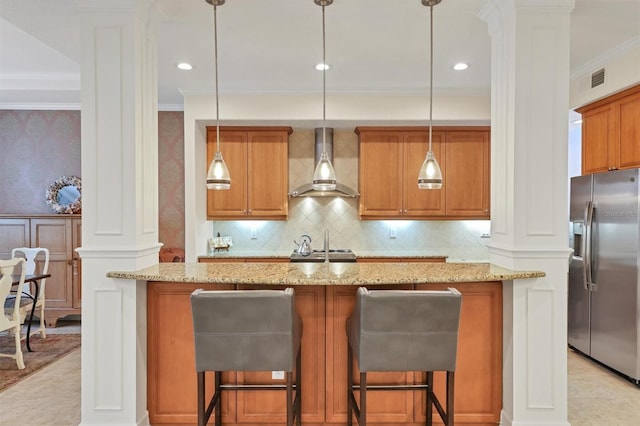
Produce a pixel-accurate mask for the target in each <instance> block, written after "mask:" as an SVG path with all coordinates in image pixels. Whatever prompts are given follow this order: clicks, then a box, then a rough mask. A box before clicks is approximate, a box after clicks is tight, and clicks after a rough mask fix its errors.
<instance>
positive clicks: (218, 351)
mask: <svg viewBox="0 0 640 426" xmlns="http://www.w3.org/2000/svg"><path fill="white" fill-rule="evenodd" d="M191 311H192V314H193V332H194V340H195V354H196V372H197V375H198V425H199V426H204V425H206V424H207V422H208V421H209V418H210V417H211V413H212V412H213V410H214V409H215V424H216V426H220V425H221V424H222V414H221V405H222V391H224V390H260V389H268V390H274V389H282V390H286V395H287V396H286V397H287V425H289V426H292V425H293V419H294V418H295V419H296V420H297V425H298V426H300V424H301V411H302V409H301V407H302V399H301V393H300V391H301V388H300V379H301V368H300V356H301V347H300V337H301V333H302V323H301V321H300V318H299V317H298V315H297V314H296V311H295V306H294V293H293V289H291V288H288V289H286V290H283V291H280V290H238V291H203V290H202V289H198V290H196V291H194V292H193V293H192V294H191ZM294 365H295V370H294ZM206 371H213V372H214V383H215V390H214V394H213V397H212V398H211V401H210V402H209V405H208V406H207V407H206V409H205V377H204V375H205V372H206ZM223 371H284V372H285V373H286V374H285V376H286V384H283V385H277V384H276V385H274V384H263V385H260V384H257V385H239V384H222V380H221V379H222V372H223ZM294 371H295V376H296V378H295V384H294V383H293V373H294ZM293 390H295V393H296V394H295V399H293Z"/></svg>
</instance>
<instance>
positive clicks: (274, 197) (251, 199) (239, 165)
mask: <svg viewBox="0 0 640 426" xmlns="http://www.w3.org/2000/svg"><path fill="white" fill-rule="evenodd" d="M290 134H291V127H221V128H220V150H221V151H222V156H223V158H224V161H225V163H226V164H227V167H228V168H229V174H230V175H231V188H230V189H229V190H224V191H216V190H207V219H212V220H215V219H229V220H237V219H266V220H269V219H271V220H282V219H286V218H287V214H288V208H289V199H288V195H287V191H288V188H289V166H288V152H289V135H290ZM215 152H216V128H215V127H207V170H208V168H209V164H211V161H212V160H213V156H214V154H215Z"/></svg>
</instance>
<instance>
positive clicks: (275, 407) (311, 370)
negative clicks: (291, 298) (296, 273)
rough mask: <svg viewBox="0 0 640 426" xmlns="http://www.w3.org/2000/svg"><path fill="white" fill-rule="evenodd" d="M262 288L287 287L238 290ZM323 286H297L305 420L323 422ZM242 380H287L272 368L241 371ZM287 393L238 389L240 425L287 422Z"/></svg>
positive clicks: (258, 381) (239, 377)
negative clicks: (275, 376)
mask: <svg viewBox="0 0 640 426" xmlns="http://www.w3.org/2000/svg"><path fill="white" fill-rule="evenodd" d="M260 288H264V289H270V290H275V289H278V290H283V289H284V288H285V287H273V286H266V287H259V286H238V290H242V289H250V290H257V289H260ZM324 291H325V289H324V287H323V286H297V287H296V288H295V303H296V311H297V313H298V315H300V319H301V320H302V342H301V345H302V359H301V363H302V371H303V372H304V374H303V375H302V377H301V379H302V384H301V387H302V422H303V423H305V424H306V423H312V424H323V423H324V419H325V412H324V405H325V402H324V401H325V393H324V389H325V387H324V380H323V378H324V377H323V373H324V370H325V342H324V336H325V334H324V328H325V323H324V318H325V303H324V302H325V298H324ZM237 374H238V383H243V384H257V383H270V382H273V383H277V384H284V380H272V379H271V372H270V371H260V372H238V373H237ZM285 401H286V393H285V391H282V390H275V391H258V392H256V391H238V392H237V404H238V405H237V406H238V411H237V418H238V420H237V422H238V423H239V424H242V423H245V424H259V423H268V424H279V425H282V424H285V423H286V412H287V411H286V405H285Z"/></svg>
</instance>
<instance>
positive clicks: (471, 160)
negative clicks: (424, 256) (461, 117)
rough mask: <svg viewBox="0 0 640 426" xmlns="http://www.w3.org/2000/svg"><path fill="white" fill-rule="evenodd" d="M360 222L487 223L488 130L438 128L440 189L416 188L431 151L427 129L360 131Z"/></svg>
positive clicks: (436, 146)
mask: <svg viewBox="0 0 640 426" xmlns="http://www.w3.org/2000/svg"><path fill="white" fill-rule="evenodd" d="M356 133H357V134H358V135H359V138H360V162H359V167H360V170H359V173H360V174H359V179H360V180H359V185H360V200H359V215H360V218H361V219H417V218H423V219H424V218H428V219H457V218H458V219H459V218H465V219H488V218H489V203H490V196H489V188H490V180H489V177H490V163H489V154H490V148H489V128H488V127H436V128H434V130H433V135H432V149H433V152H434V154H435V156H436V159H437V160H438V163H439V164H440V168H441V170H442V176H443V185H442V189H440V190H421V189H418V172H419V170H420V166H421V165H422V162H423V161H424V158H425V155H426V153H427V150H428V147H429V129H428V128H426V127H359V128H356Z"/></svg>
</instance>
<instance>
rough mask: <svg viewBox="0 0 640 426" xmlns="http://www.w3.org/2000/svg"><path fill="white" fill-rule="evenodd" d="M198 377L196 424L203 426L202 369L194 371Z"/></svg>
mask: <svg viewBox="0 0 640 426" xmlns="http://www.w3.org/2000/svg"><path fill="white" fill-rule="evenodd" d="M196 375H197V377H198V426H204V371H198V372H197V373H196Z"/></svg>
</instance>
